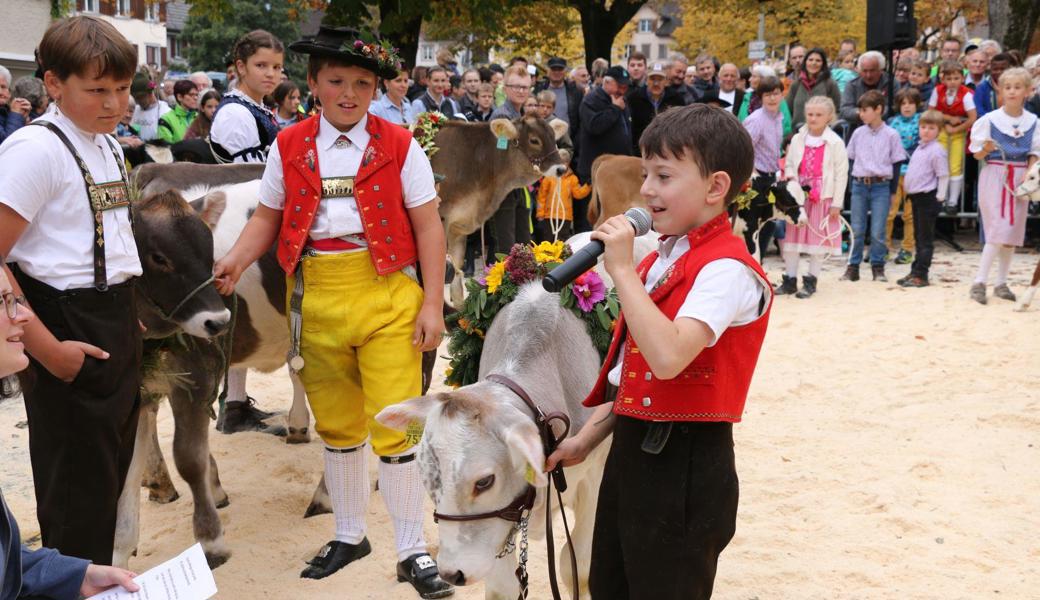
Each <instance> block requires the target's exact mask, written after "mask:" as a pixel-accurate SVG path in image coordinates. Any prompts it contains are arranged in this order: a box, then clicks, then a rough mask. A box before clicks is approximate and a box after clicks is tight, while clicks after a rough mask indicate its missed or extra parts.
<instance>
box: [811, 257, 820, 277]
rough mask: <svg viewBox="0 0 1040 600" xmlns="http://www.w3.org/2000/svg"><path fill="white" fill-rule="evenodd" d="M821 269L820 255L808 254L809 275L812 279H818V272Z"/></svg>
mask: <svg viewBox="0 0 1040 600" xmlns="http://www.w3.org/2000/svg"><path fill="white" fill-rule="evenodd" d="M822 269H823V255H822V254H810V255H809V274H810V275H812V276H813V277H817V278H818V277H819V276H820V271H821V270H822Z"/></svg>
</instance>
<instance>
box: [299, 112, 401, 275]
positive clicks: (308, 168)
mask: <svg viewBox="0 0 1040 600" xmlns="http://www.w3.org/2000/svg"><path fill="white" fill-rule="evenodd" d="M320 121H321V116H320V115H315V116H313V117H310V118H309V119H307V120H305V121H302V122H300V123H297V124H295V125H293V126H291V127H289V128H287V129H285V130H283V131H282V132H281V133H279V134H278V151H279V152H280V153H281V157H282V173H283V177H284V178H285V209H284V211H283V212H282V227H281V230H280V231H279V232H278V264H280V265H281V266H282V269H284V270H285V272H286V273H292V272H293V271H295V270H296V265H297V263H298V262H299V260H300V253H301V252H303V248H304V247H305V246H306V245H307V236H308V234H309V233H310V229H311V224H312V223H313V222H314V214H315V213H316V212H317V210H318V203H319V202H320V201H321V169H320V166H319V165H318V150H317V148H316V146H315V140H316V138H317V135H318V124H319V123H320ZM365 130H366V131H368V134H369V136H370V137H369V141H368V147H367V148H365V153H364V155H363V158H362V159H361V166H360V167H359V168H358V172H357V174H356V175H355V176H354V200H355V201H356V202H357V205H358V212H359V213H360V215H361V224H362V225H363V226H364V228H365V238H366V239H367V240H368V250H369V255H370V256H371V258H372V264H373V265H374V266H375V269H376V272H377V273H379V274H380V275H386V274H387V273H392V272H393V271H397V270H399V269H402V268H404V267H406V266H408V265H411V264H413V263H415V261H416V258H417V252H416V248H415V236H414V235H413V234H412V224H411V221H409V219H408V212H407V211H406V210H405V207H404V195H403V193H402V191H401V169H402V168H403V167H404V161H405V159H406V158H408V147H409V145H410V144H411V140H412V134H411V132H409V131H408V130H407V129H405V128H403V127H401V126H399V125H394V124H392V123H388V122H387V121H384V120H383V119H380V118H379V117H377V116H374V115H368V122H367V124H366V125H365ZM339 201H344V202H350V199H349V198H346V199H342V200H339Z"/></svg>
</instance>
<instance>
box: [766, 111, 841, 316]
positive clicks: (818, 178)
mask: <svg viewBox="0 0 1040 600" xmlns="http://www.w3.org/2000/svg"><path fill="white" fill-rule="evenodd" d="M834 115H835V109H834V101H832V100H831V99H830V98H829V97H828V96H813V97H812V98H809V99H808V100H806V102H805V120H806V123H805V125H804V126H803V127H802V128H801V129H800V130H799V131H798V133H796V134H795V136H794V138H792V139H791V145H790V148H789V149H788V150H787V161H786V165H785V168H784V175H785V177H786V178H787V179H788V180H790V181H797V182H798V183H799V185H801V186H802V187H803V189H804V188H806V187H808V188H809V191H808V192H807V193H806V198H805V205H804V207H803V210H804V212H805V218H806V222H804V223H800V224H798V225H796V226H795V227H788V229H787V236H786V238H785V240H784V248H783V257H784V265H785V267H786V272H785V273H784V276H783V283H781V284H780V285H779V286H777V287H776V289H775V291H776V293H777V294H795V297H796V298H808V297H809V296H812V295H813V294H814V293H816V283H817V281H818V280H819V277H820V268H821V267H822V265H823V260H824V259H825V258H826V257H827V256H828V255H829V254H834V253H840V252H841V224H840V222H839V219H838V216H839V215H840V213H841V203H842V200H843V199H844V198H845V186H846V185H847V184H848V176H849V159H848V155H847V154H846V153H845V144H844V143H843V142H842V141H841V138H840V137H839V136H838V134H836V133H834V132H833V131H832V130H831V129H830V127H829V125H830V124H831V122H832V121H834ZM801 254H808V255H809V274H808V275H806V276H804V277H803V278H802V289H801V290H798V289H797V287H798V261H799V258H800V255H801Z"/></svg>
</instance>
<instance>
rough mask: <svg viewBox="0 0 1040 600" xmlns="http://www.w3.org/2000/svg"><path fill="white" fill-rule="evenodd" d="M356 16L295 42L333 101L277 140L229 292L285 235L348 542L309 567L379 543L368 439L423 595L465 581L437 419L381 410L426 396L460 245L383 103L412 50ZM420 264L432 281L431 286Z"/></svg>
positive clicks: (295, 330) (326, 568)
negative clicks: (430, 550)
mask: <svg viewBox="0 0 1040 600" xmlns="http://www.w3.org/2000/svg"><path fill="white" fill-rule="evenodd" d="M368 39H373V38H371V37H365V38H364V39H362V36H361V34H360V32H358V31H356V30H354V29H348V28H330V27H322V28H321V29H320V31H319V32H318V35H317V36H315V37H314V38H313V39H307V40H303V41H299V42H296V43H295V44H292V45H291V46H289V49H290V50H293V51H297V52H302V53H305V54H309V55H310V58H309V61H308V65H307V82H308V84H309V85H310V88H311V91H312V92H313V93H314V94H315V95H316V96H317V97H318V99H319V100H320V101H321V106H322V114H320V115H315V116H313V117H311V118H309V119H307V120H306V121H303V122H301V123H298V124H296V125H293V126H291V127H289V128H287V129H285V130H284V131H282V132H281V133H280V134H279V135H278V139H277V141H276V142H275V143H274V144H273V145H272V146H271V151H270V154H269V156H268V162H267V170H266V171H265V172H264V177H263V181H262V183H261V189H260V205H259V206H258V207H257V210H256V213H254V215H253V216H252V218H251V219H250V220H249V222H248V224H247V225H246V227H245V229H244V230H243V231H242V234H241V235H240V236H239V239H238V241H237V242H236V243H235V246H234V247H233V248H232V249H231V251H230V252H228V254H227V256H225V257H224V258H222V259H221V260H219V261H217V264H216V266H215V267H214V274H215V275H216V277H217V286H218V289H219V290H220V291H221V293H225V294H229V293H231V292H232V291H233V289H234V285H235V283H236V282H237V281H238V278H239V277H240V276H241V274H242V272H243V271H244V270H245V268H246V267H248V266H249V265H250V264H252V263H253V262H254V261H255V260H257V259H258V258H259V257H260V256H261V255H262V254H263V253H264V252H266V251H267V250H268V249H269V248H270V247H271V244H272V243H274V242H277V248H278V262H279V264H281V266H282V268H283V269H284V270H285V272H286V274H287V277H288V288H289V290H290V298H289V306H290V318H289V320H290V330H291V333H292V338H293V344H292V349H291V350H290V353H289V358H290V360H289V366H290V368H292V369H293V370H295V371H297V372H298V373H299V375H300V378H301V379H302V381H303V384H304V387H305V388H306V391H307V398H308V400H309V401H310V404H311V409H312V410H313V412H314V418H315V421H316V429H317V431H318V434H319V435H320V436H321V438H322V441H323V442H324V443H325V453H324V455H325V479H326V483H327V484H328V488H329V496H330V497H331V499H332V505H333V512H334V513H335V518H336V535H335V539H334V540H332V541H330V542H329V543H328V544H326V545H325V546H324V547H323V548H322V550H321V552H319V553H318V555H317V556H315V557H314V558H313V559H311V561H310V566H308V567H307V568H306V569H305V570H304V571H303V573H302V574H301V576H302V577H307V578H312V579H321V578H323V577H326V576H328V575H331V574H332V573H335V572H336V571H338V570H339V569H341V568H343V567H344V566H346V565H347V564H349V563H350V562H352V561H354V560H357V559H359V558H362V557H363V556H365V555H367V554H368V553H369V552H371V546H370V545H369V542H368V539H367V538H366V537H365V511H366V510H367V506H368V496H369V490H370V484H369V481H368V468H367V466H366V458H367V455H368V453H367V451H365V444H366V442H368V441H369V440H371V445H372V449H373V450H374V451H375V453H376V454H377V455H378V456H379V457H380V464H379V489H380V492H381V493H382V494H383V498H384V500H385V501H386V505H387V509H388V512H389V513H390V517H391V520H392V521H393V524H394V531H395V538H396V540H395V541H396V544H397V554H398V561H399V562H398V564H397V578H398V580H399V581H408V582H410V583H411V584H412V586H414V587H415V589H416V590H417V591H418V592H419V594H420V596H422V597H423V598H442V597H445V596H449V595H451V594H452V593H453V589H452V588H451V586H449V585H448V584H447V583H445V582H444V581H443V580H441V579H440V577H439V576H438V574H437V565H436V564H435V563H434V561H433V559H432V558H430V556H429V554H427V552H426V542H425V540H424V539H423V533H422V524H423V512H422V508H423V492H422V485H421V481H420V475H419V470H418V466H417V464H416V463H415V461H414V458H415V454H414V446H415V444H416V443H418V441H419V437H420V436H421V431H410V432H405V433H400V432H397V431H393V430H390V429H387V428H385V427H383V426H382V425H380V424H379V423H377V422H376V421H375V420H374V419H373V416H374V415H375V414H376V413H378V412H379V411H380V410H381V409H383V408H384V407H386V406H389V405H391V404H394V403H397V402H400V401H402V400H405V399H407V398H410V397H413V396H418V395H419V394H420V393H421V386H422V379H421V377H422V375H421V353H422V352H423V351H426V350H432V349H434V348H436V347H437V346H438V345H439V343H440V341H441V336H442V335H443V331H444V319H443V316H442V306H443V295H444V292H443V282H444V256H445V254H446V246H445V241H444V229H443V227H442V225H441V222H440V217H439V216H438V212H437V202H436V200H437V194H436V191H435V189H434V181H433V171H432V170H431V168H430V162H429V160H428V159H427V157H426V155H425V154H424V153H423V151H422V149H421V148H420V147H419V145H418V143H416V142H415V141H414V140H413V139H412V136H411V134H410V133H409V131H408V130H407V129H404V128H402V127H400V126H399V125H394V124H392V123H389V122H387V121H384V120H383V119H381V118H379V117H376V116H373V115H370V114H367V112H368V107H369V104H371V102H372V100H373V99H374V98H375V94H376V89H377V83H378V79H379V78H380V77H382V78H384V79H393V78H394V77H396V76H397V72H398V69H399V68H400V60H399V58H398V57H397V54H396V50H394V49H393V48H390V47H389V46H388V45H385V44H381V43H380V42H378V41H376V42H367V41H365V40H368ZM417 261H418V263H419V265H420V269H421V273H422V280H423V281H424V282H425V285H424V286H423V287H420V286H419V284H417V283H416V279H415V268H414V265H415V264H416V262H417Z"/></svg>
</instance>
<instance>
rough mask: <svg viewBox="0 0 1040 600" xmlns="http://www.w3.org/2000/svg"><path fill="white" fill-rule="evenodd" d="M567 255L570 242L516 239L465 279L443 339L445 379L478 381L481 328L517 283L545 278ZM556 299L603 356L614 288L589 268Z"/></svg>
mask: <svg viewBox="0 0 1040 600" xmlns="http://www.w3.org/2000/svg"><path fill="white" fill-rule="evenodd" d="M570 255H571V249H570V247H569V246H567V244H565V243H564V242H562V241H559V242H542V243H540V244H538V245H537V246H534V245H524V244H515V245H514V246H513V247H512V249H510V251H509V254H508V255H503V254H499V255H498V262H496V263H495V264H494V265H491V266H490V267H487V269H486V270H485V272H484V274H483V275H482V276H481V277H478V278H473V279H470V280H468V281H467V282H466V288H467V296H466V300H465V302H464V304H463V306H462V310H460V311H459V312H457V313H454V314H453V315H451V316H449V317H448V322H449V323H451V322H454V323H456V324H457V325H458V327H456V328H455V329H453V330H452V332H451V334H450V337H449V339H448V353H449V354H450V355H451V362H450V363H449V366H448V369H447V371H446V372H445V383H447V384H448V385H450V386H452V387H460V386H463V385H469V384H471V383H475V382H476V381H477V373H478V370H479V368H480V355H481V353H482V352H483V350H484V332H485V331H487V330H488V328H489V327H491V322H492V321H494V320H495V316H496V315H497V314H498V312H499V311H500V310H502V308H503V307H504V306H505V305H507V304H509V303H510V302H512V301H513V299H514V298H516V295H517V292H519V290H520V286H522V285H523V284H525V283H528V282H531V281H536V280H539V279H541V278H543V277H545V275H546V274H547V273H549V271H552V270H553V269H554V268H556V267H557V266H559V265H560V264H561V263H562V262H563V261H564V260H566V259H567V258H568V257H569V256H570ZM560 304H561V305H562V306H563V307H565V308H567V309H569V310H570V311H571V312H572V313H574V315H575V316H577V317H578V318H579V319H581V320H582V322H583V323H584V324H585V329H586V330H587V331H588V333H589V337H590V338H591V339H592V345H593V346H595V347H596V350H597V351H598V352H599V355H600V360H603V359H604V358H605V357H606V354H607V350H608V348H609V347H610V337H611V331H612V330H613V328H614V323H615V321H616V320H617V317H618V313H619V311H620V306H619V305H618V300H617V293H616V292H615V291H614V290H613V289H610V290H608V289H607V288H606V285H605V284H604V283H603V279H602V278H600V276H599V275H598V274H597V273H596V272H595V271H592V270H589V271H586V272H585V273H583V274H582V275H580V276H579V277H578V278H577V279H575V280H574V282H573V283H571V284H570V285H568V286H566V287H565V288H563V290H561V291H560Z"/></svg>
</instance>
